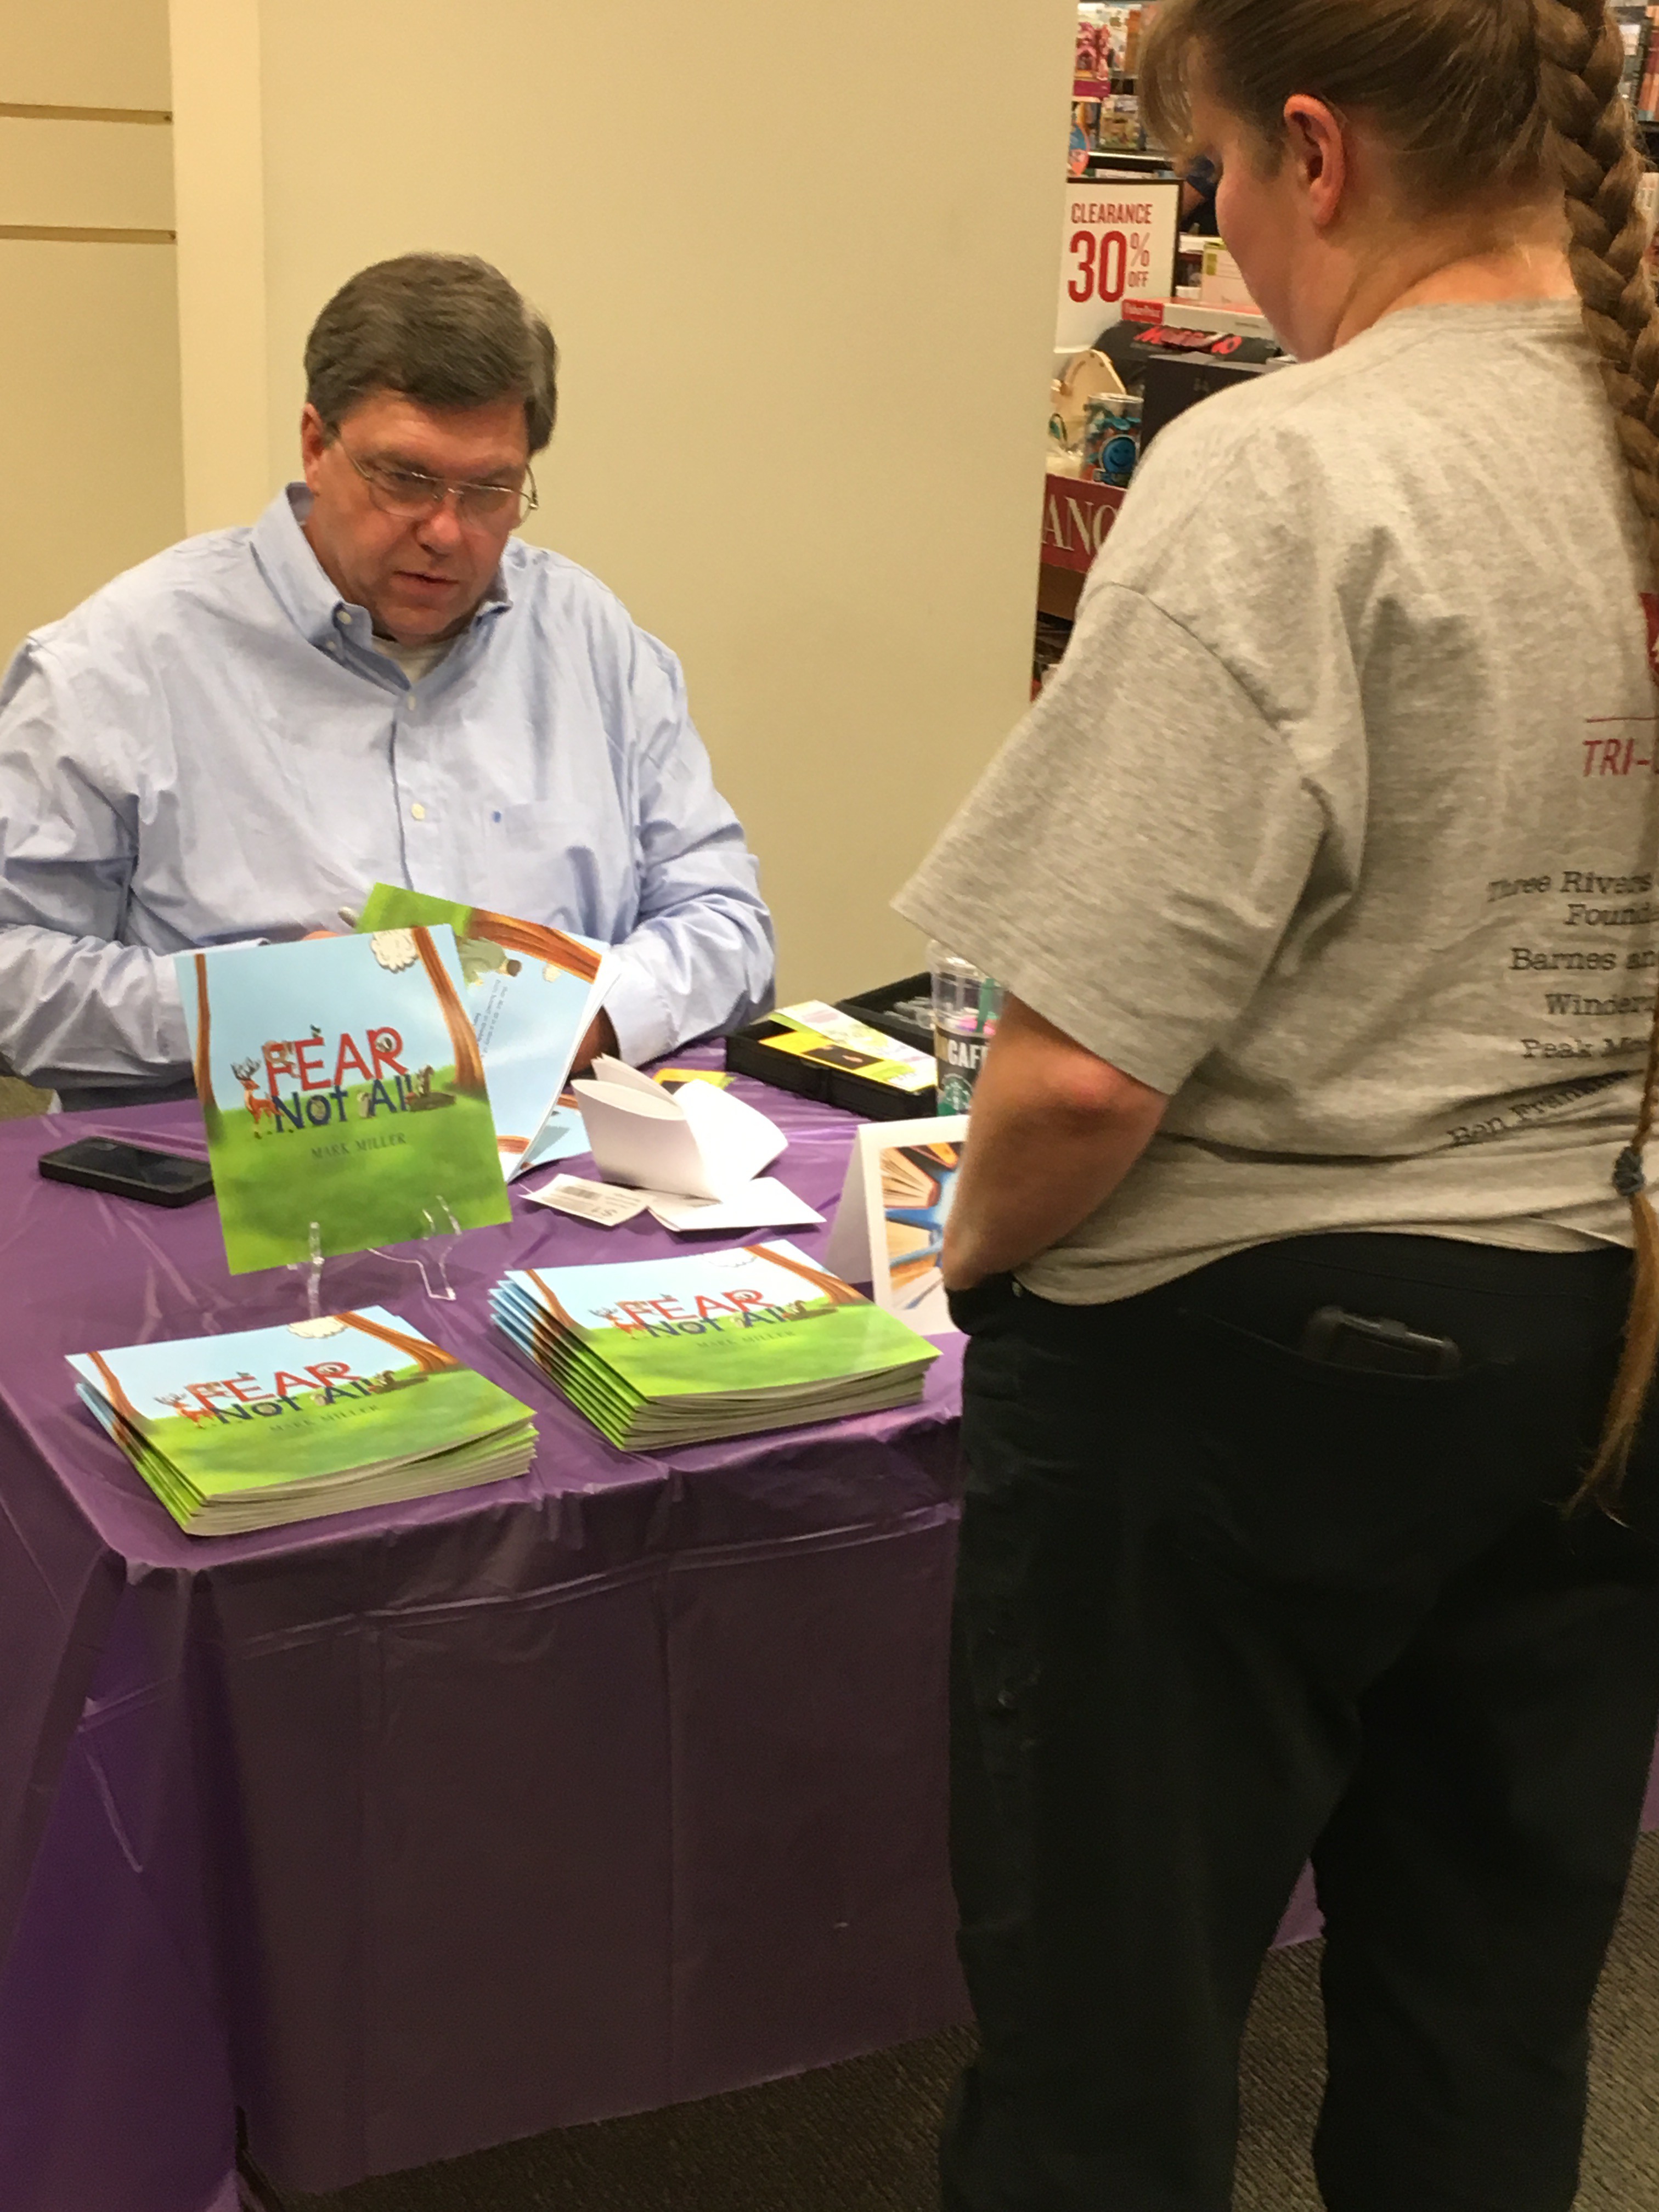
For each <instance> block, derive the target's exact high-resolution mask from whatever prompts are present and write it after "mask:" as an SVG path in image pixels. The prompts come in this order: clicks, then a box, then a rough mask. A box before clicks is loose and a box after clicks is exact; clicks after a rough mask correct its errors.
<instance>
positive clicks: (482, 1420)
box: [69, 1306, 536, 1536]
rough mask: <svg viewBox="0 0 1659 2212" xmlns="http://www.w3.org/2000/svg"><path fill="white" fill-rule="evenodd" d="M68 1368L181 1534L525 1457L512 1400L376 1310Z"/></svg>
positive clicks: (421, 1492)
mask: <svg viewBox="0 0 1659 2212" xmlns="http://www.w3.org/2000/svg"><path fill="white" fill-rule="evenodd" d="M69 1364H70V1367H71V1368H73V1369H74V1370H75V1373H76V1376H77V1378H78V1389H79V1392H80V1395H81V1398H82V1401H83V1402H84V1403H85V1405H86V1406H87V1407H88V1408H89V1410H90V1411H91V1412H92V1413H93V1414H94V1416H95V1417H96V1418H97V1419H98V1420H99V1421H100V1422H101V1423H102V1425H103V1426H104V1427H105V1428H106V1429H107V1430H108V1431H109V1433H110V1435H111V1436H112V1437H114V1439H115V1441H116V1442H117V1443H118V1444H119V1445H120V1447H121V1449H122V1450H123V1451H125V1453H126V1455H127V1456H128V1458H129V1459H131V1462H132V1463H133V1465H134V1466H135V1467H136V1468H137V1470H138V1472H139V1474H141V1475H143V1479H144V1480H145V1481H146V1482H147V1483H148V1484H149V1486H150V1488H151V1489H152V1490H153V1491H154V1492H155V1495H156V1496H157V1498H160V1499H161V1503H162V1504H163V1505H165V1506H166V1508H167V1511H168V1512H169V1513H170V1514H171V1515H172V1516H173V1519H174V1520H175V1521H176V1522H178V1523H179V1527H180V1528H182V1529H183V1530H184V1531H185V1534H187V1535H191V1536H223V1535H240V1534H246V1532H247V1531H249V1530H251V1529H255V1528H279V1527H282V1526H284V1525H286V1524H287V1523H289V1522H295V1521H310V1520H313V1519H315V1518H316V1517H318V1516H319V1515H322V1514H325V1513H342V1512H344V1511H346V1510H348V1509H349V1508H350V1507H353V1506H359V1505H387V1504H395V1503H396V1502H397V1501H398V1500H399V1499H402V1498H426V1497H429V1496H431V1495H432V1494H433V1493H434V1492H438V1491H444V1490H462V1489H465V1488H468V1487H470V1486H471V1485H472V1484H474V1483H480V1482H501V1481H504V1480H507V1478H509V1477H510V1476H513V1475H518V1474H523V1473H524V1472H525V1470H526V1468H528V1467H529V1465H530V1462H531V1461H532V1459H533V1458H534V1457H535V1454H536V1431H535V1427H534V1425H533V1423H532V1418H531V1413H530V1408H529V1407H527V1406H525V1405H521V1404H520V1401H519V1400H518V1399H516V1398H514V1397H512V1396H510V1395H508V1393H507V1391H505V1390H503V1389H501V1388H500V1387H499V1386H498V1385H497V1384H495V1383H491V1382H489V1381H488V1380H487V1379H486V1377H485V1376H482V1375H478V1374H476V1373H475V1372H474V1371H473V1370H472V1369H471V1368H470V1367H464V1366H463V1365H462V1364H461V1363H460V1362H459V1360H458V1359H456V1358H453V1357H452V1355H451V1354H450V1353H448V1352H444V1351H442V1350H441V1349H440V1348H439V1346H437V1345H435V1344H433V1343H431V1342H429V1341H428V1339H427V1338H426V1337H424V1336H422V1334H420V1332H419V1330H418V1329H414V1328H410V1325H409V1323H408V1322H406V1321H399V1320H398V1317H397V1316H396V1315H395V1314H389V1313H386V1312H385V1311H384V1310H382V1309H381V1308H380V1307H379V1306H368V1307H365V1308H364V1310H362V1312H361V1313H343V1314H332V1315H328V1316H321V1317H319V1319H317V1320H315V1321H296V1322H289V1323H287V1324H286V1325H280V1324H279V1325H278V1326H277V1327H276V1328H253V1329H242V1330H238V1331H236V1332H234V1333H233V1334H228V1335H224V1336H195V1337H185V1338H183V1339H180V1340H178V1341H177V1342H174V1343H170V1344H134V1345H128V1346H125V1347H123V1348H122V1349H121V1350H119V1351H115V1352H81V1353H76V1354H74V1355H73V1356H71V1358H70V1363H69Z"/></svg>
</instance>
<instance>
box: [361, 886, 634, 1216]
mask: <svg viewBox="0 0 1659 2212" xmlns="http://www.w3.org/2000/svg"><path fill="white" fill-rule="evenodd" d="M416 922H423V923H425V924H427V925H428V927H434V926H435V925H437V924H439V923H443V922H447V924H448V925H449V927H451V928H452V929H453V931H454V933H455V942H456V945H457V948H458V950H459V955H460V962H461V975H462V977H463V980H464V983H465V989H464V992H463V997H464V999H465V1004H466V1010H467V1012H468V1014H469V1015H470V1016H471V1021H472V1026H473V1028H474V1029H475V1030H477V1036H478V1049H479V1051H480V1053H481V1054H483V1068H484V1079H485V1081H486V1082H487V1083H488V1084H489V1103H490V1106H491V1109H493V1111H494V1113H495V1141H496V1143H497V1144H498V1145H499V1146H500V1147H501V1165H502V1167H503V1169H504V1170H505V1171H506V1174H507V1179H508V1181H509V1182H510V1181H511V1180H512V1179H513V1176H520V1175H522V1174H523V1173H524V1171H525V1170H526V1168H532V1167H543V1166H544V1165H545V1164H547V1162H548V1161H550V1160H557V1159H564V1158H568V1156H569V1155H570V1154H571V1153H573V1152H586V1150H587V1139H586V1135H585V1134H584V1133H582V1130H581V1126H580V1119H579V1117H578V1116H577V1115H576V1114H575V1113H574V1110H573V1109H569V1108H565V1107H562V1106H561V1105H560V1103H559V1100H560V1095H561V1093H562V1091H563V1090H564V1087H565V1084H566V1082H567V1080H568V1077H569V1074H570V1066H571V1062H572V1060H574V1057H575V1054H576V1048H577V1047H578V1046H579V1045H580V1042H581V1041H582V1039H583V1038H584V1037H585V1036H586V1034H587V1030H588V1026H589V1024H591V1023H592V1020H593V1018H594V1016H595V1015H596V1014H597V1013H598V1012H599V1009H600V1007H601V1006H603V1005H604V1004H605V993H606V992H607V991H608V990H609V988H610V987H611V979H612V977H613V975H614V974H615V969H614V967H613V965H612V963H611V962H610V961H609V960H608V959H607V957H606V952H607V950H608V948H607V947H606V946H605V945H600V944H599V943H597V942H596V941H595V940H594V939H592V938H590V937H575V936H572V935H570V934H569V933H567V932H566V931H564V930H562V929H550V928H548V927H545V926H544V924H542V923H540V922H534V921H515V920H514V919H513V916H512V915H506V914H493V913H491V912H490V910H489V908H487V907H481V906H464V905H462V904H460V903H459V902H458V901H456V900H453V899H442V898H434V897H431V896H428V893H426V892H425V891H410V890H400V889H399V888H398V886H397V885H396V884H375V886H374V890H372V891H370V893H369V895H368V899H367V901H366V902H365V903H364V906H363V909H362V913H361V914H360V915H358V917H357V927H358V928H359V929H360V930H370V931H373V930H384V929H407V928H410V927H412V926H413V925H414V924H415V923H416Z"/></svg>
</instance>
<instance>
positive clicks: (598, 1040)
mask: <svg viewBox="0 0 1659 2212" xmlns="http://www.w3.org/2000/svg"><path fill="white" fill-rule="evenodd" d="M616 1049H617V1032H616V1030H615V1028H614V1027H613V1026H612V1024H611V1017H610V1015H609V1014H607V1013H606V1012H605V1009H604V1008H603V1007H601V1008H600V1009H599V1012H598V1013H597V1014H595V1015H594V1017H593V1018H592V1021H591V1022H590V1023H589V1024H587V1034H586V1036H585V1037H584V1038H583V1039H582V1041H581V1042H580V1044H579V1045H578V1046H577V1047H576V1057H575V1058H574V1060H572V1061H571V1063H570V1072H571V1073H572V1074H573V1075H586V1073H587V1071H588V1069H589V1068H590V1067H592V1065H593V1063H594V1061H595V1060H597V1059H598V1058H599V1054H601V1053H614V1052H615V1051H616Z"/></svg>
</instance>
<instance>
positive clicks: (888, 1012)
mask: <svg viewBox="0 0 1659 2212" xmlns="http://www.w3.org/2000/svg"><path fill="white" fill-rule="evenodd" d="M932 998H933V977H932V976H931V975H929V974H928V973H927V969H925V968H924V969H923V970H922V972H921V975H906V976H903V977H902V978H901V980H900V981H898V982H896V983H882V984H878V986H877V987H876V988H875V989H874V990H873V991H861V992H860V994H859V995H858V997H857V998H856V999H837V1000H836V1006H837V1007H838V1008H839V1010H840V1011H841V1012H842V1013H843V1014H851V1016H852V1017H853V1019H854V1021H855V1022H867V1023H868V1024H869V1025H870V1027H871V1028H872V1030H881V1031H882V1033H883V1035H884V1036H890V1037H896V1038H897V1039H898V1040H899V1042H900V1043H901V1044H908V1045H914V1046H915V1049H916V1050H917V1051H918V1052H925V1053H927V1054H930V1055H931V1054H932V1052H933V1024H932V1022H931V1021H928V1022H913V1021H907V1020H906V1019H905V1018H904V1017H903V1016H902V1015H900V1014H896V1013H895V1012H893V1009H894V1007H895V1006H902V1005H903V1003H904V1001H905V1000H907V999H923V1000H929V1001H931V1000H932Z"/></svg>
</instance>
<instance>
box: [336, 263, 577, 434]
mask: <svg viewBox="0 0 1659 2212" xmlns="http://www.w3.org/2000/svg"><path fill="white" fill-rule="evenodd" d="M558 363H559V349H558V348H557V347H556V345H555V344H554V343H553V333H552V331H550V330H549V329H548V327H547V325H546V324H545V323H544V321H543V319H542V318H541V317H540V315H538V313H537V312H536V310H535V309H534V308H533V307H532V306H531V305H530V303H529V301H527V300H526V299H525V298H524V297H523V296H522V295H521V294H520V292H518V291H517V290H516V289H514V287H513V285H511V284H509V283H508V282H507V278H506V277H505V276H502V274H501V270H499V269H492V268H491V267H490V265H489V262H487V261H480V260H479V259H478V258H477V256H476V255H475V254H471V253H404V254H399V256H398V258H397V259H396V260H395V261H377V262H375V263H374V265H373V266H372V267H371V268H368V269H360V270H358V272H357V274H356V276H352V277H349V278H348V279H347V281H346V282H345V283H343V285H342V286H341V287H340V289H339V290H338V291H337V293H336V294H335V295H334V297H333V298H332V299H331V301H329V303H328V305H327V306H326V307H325V308H324V309H323V312H322V313H321V314H320V315H319V316H318V318H317V320H316V322H315V323H314V324H313V325H312V331H311V336H310V337H308V338H307V340H306V398H307V399H308V400H309V401H310V403H311V404H312V405H313V407H314V408H315V409H316V410H317V412H318V413H319V415H320V416H322V418H323V421H324V422H325V425H326V426H327V428H328V429H329V431H330V432H331V433H333V432H336V431H337V430H338V428H339V427H340V424H341V422H343V420H344V418H345V416H348V415H349V413H350V412H351V410H352V409H353V408H354V407H356V406H357V405H359V404H361V402H362V401H363V400H365V399H367V398H369V397H370V396H371V394H373V393H374V392H404V394H406V395H407V397H408V398H410V399H413V400H416V401H417V402H418V403H419V404H420V405H422V407H487V406H488V405H489V404H490V402H491V401H492V400H495V399H520V400H522V401H523V403H524V421H525V429H526V433H527V435H528V437H529V441H530V451H531V452H532V453H540V452H541V450H542V448H543V447H544V446H545V445H546V443H547V441H548V440H549V439H550V437H551V436H552V435H553V418H554V416H555V415H556V412H557V410H558V393H557V389H556V384H555V376H556V371H557V368H558Z"/></svg>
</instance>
